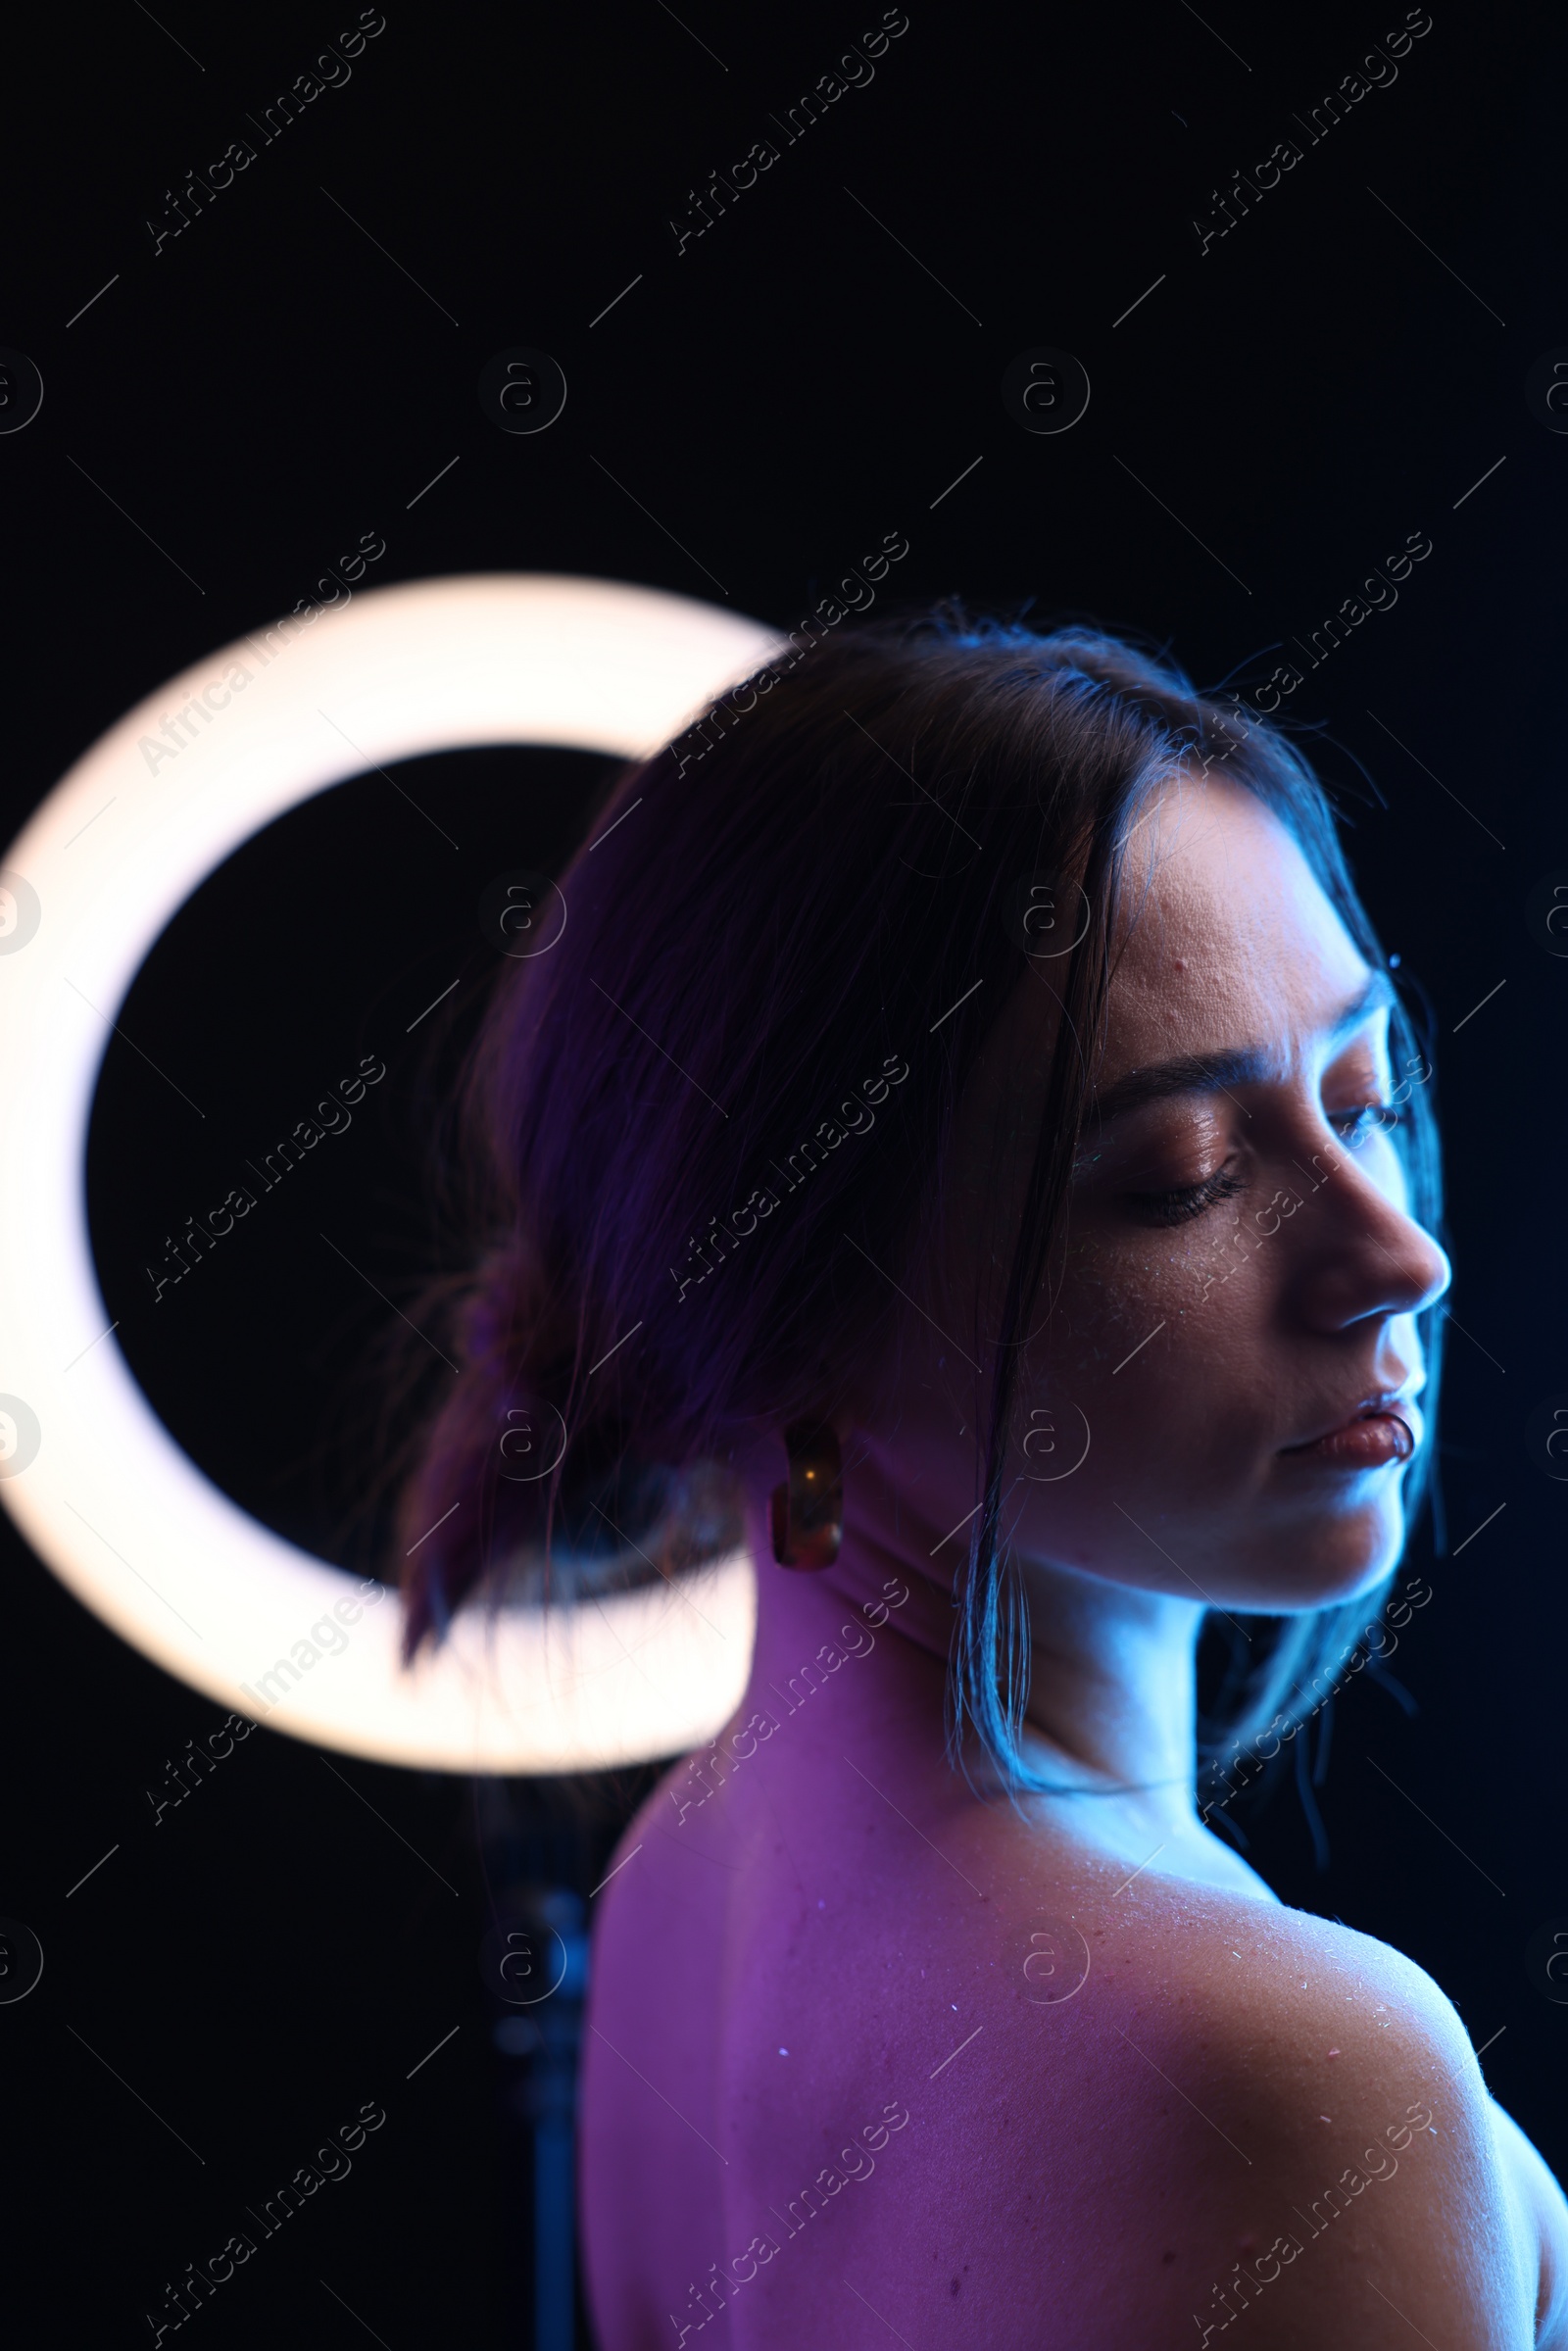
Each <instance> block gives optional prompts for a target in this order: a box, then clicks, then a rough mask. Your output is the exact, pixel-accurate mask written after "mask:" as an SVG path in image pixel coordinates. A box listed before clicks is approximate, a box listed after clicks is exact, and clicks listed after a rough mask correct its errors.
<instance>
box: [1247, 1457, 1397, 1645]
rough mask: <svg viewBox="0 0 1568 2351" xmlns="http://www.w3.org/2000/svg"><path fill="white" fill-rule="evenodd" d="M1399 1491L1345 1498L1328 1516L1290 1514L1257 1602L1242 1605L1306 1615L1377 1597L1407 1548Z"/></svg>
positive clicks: (1391, 1487)
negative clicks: (1290, 1519)
mask: <svg viewBox="0 0 1568 2351" xmlns="http://www.w3.org/2000/svg"><path fill="white" fill-rule="evenodd" d="M1405 1532H1406V1529H1405V1514H1404V1504H1403V1498H1402V1495H1401V1494H1400V1491H1399V1486H1398V1484H1397V1483H1396V1482H1395V1481H1393V1480H1389V1481H1387V1482H1386V1490H1385V1491H1384V1492H1383V1493H1382V1494H1377V1493H1373V1494H1367V1495H1364V1496H1361V1497H1356V1496H1354V1495H1350V1494H1347V1495H1346V1496H1345V1497H1344V1498H1343V1500H1342V1501H1341V1502H1340V1503H1339V1505H1338V1507H1336V1508H1335V1509H1333V1510H1332V1511H1327V1512H1325V1511H1321V1510H1320V1511H1316V1512H1313V1513H1312V1514H1311V1515H1310V1516H1309V1517H1307V1516H1304V1515H1303V1514H1301V1513H1299V1512H1293V1513H1292V1523H1291V1524H1290V1525H1289V1526H1288V1527H1286V1528H1281V1529H1279V1530H1278V1531H1277V1532H1276V1533H1275V1534H1274V1536H1273V1539H1272V1540H1271V1542H1270V1543H1269V1552H1268V1557H1267V1560H1266V1562H1261V1561H1260V1562H1259V1565H1260V1566H1263V1567H1264V1570H1265V1572H1264V1574H1263V1575H1262V1576H1261V1577H1259V1578H1258V1579H1257V1580H1256V1583H1255V1584H1254V1586H1253V1590H1254V1592H1255V1593H1256V1596H1255V1597H1253V1598H1250V1599H1249V1600H1248V1601H1246V1602H1245V1603H1244V1604H1245V1605H1246V1606H1247V1607H1248V1608H1250V1609H1252V1610H1255V1611H1256V1612H1257V1613H1259V1614H1281V1615H1304V1614H1306V1613H1307V1612H1308V1611H1309V1610H1311V1609H1314V1608H1339V1607H1344V1606H1346V1605H1348V1603H1349V1602H1350V1601H1351V1600H1357V1599H1360V1598H1361V1597H1363V1595H1370V1594H1371V1593H1372V1592H1376V1591H1377V1589H1378V1587H1379V1585H1381V1584H1382V1583H1384V1582H1385V1581H1386V1579H1387V1578H1388V1577H1390V1576H1392V1575H1393V1573H1394V1571H1395V1569H1396V1568H1397V1566H1398V1564H1399V1560H1400V1557H1401V1555H1402V1553H1403V1550H1404V1543H1405Z"/></svg>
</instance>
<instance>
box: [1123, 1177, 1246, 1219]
mask: <svg viewBox="0 0 1568 2351" xmlns="http://www.w3.org/2000/svg"><path fill="white" fill-rule="evenodd" d="M1246 1190H1247V1179H1246V1177H1245V1176H1240V1175H1235V1174H1232V1173H1231V1172H1230V1171H1229V1170H1228V1169H1226V1168H1223V1167H1222V1168H1220V1169H1219V1171H1218V1172H1217V1174H1214V1175H1211V1176H1205V1177H1204V1179H1203V1181H1202V1183H1201V1184H1182V1185H1178V1186H1177V1187H1176V1188H1175V1189H1174V1190H1172V1191H1168V1192H1134V1193H1130V1194H1129V1195H1128V1198H1129V1199H1130V1200H1132V1202H1133V1203H1134V1205H1135V1206H1136V1207H1137V1209H1138V1211H1139V1213H1140V1215H1142V1216H1143V1217H1145V1218H1146V1219H1147V1220H1148V1222H1149V1223H1151V1224H1159V1225H1177V1224H1187V1223H1189V1222H1190V1220H1191V1219H1192V1218H1193V1217H1195V1216H1202V1215H1203V1214H1205V1213H1206V1211H1207V1210H1208V1209H1210V1208H1213V1207H1217V1206H1218V1204H1219V1202H1220V1201H1221V1200H1234V1199H1235V1198H1236V1195H1237V1194H1238V1193H1239V1192H1245V1191H1246Z"/></svg>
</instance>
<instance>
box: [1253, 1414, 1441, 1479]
mask: <svg viewBox="0 0 1568 2351" xmlns="http://www.w3.org/2000/svg"><path fill="white" fill-rule="evenodd" d="M1413 1418H1414V1412H1413V1408H1412V1405H1411V1403H1410V1401H1409V1399H1408V1398H1407V1397H1405V1396H1378V1397H1375V1398H1373V1399H1372V1400H1370V1401H1369V1402H1367V1403H1365V1404H1363V1405H1361V1406H1360V1407H1359V1408H1358V1409H1357V1410H1356V1411H1355V1412H1353V1413H1352V1414H1351V1415H1350V1417H1349V1419H1348V1420H1343V1421H1341V1422H1339V1423H1338V1425H1337V1426H1336V1427H1334V1428H1331V1429H1325V1430H1324V1431H1323V1432H1322V1434H1321V1435H1320V1436H1317V1437H1313V1438H1309V1439H1308V1440H1307V1442H1306V1443H1305V1444H1304V1445H1282V1446H1281V1447H1280V1450H1281V1452H1282V1453H1287V1454H1289V1455H1291V1456H1292V1457H1293V1458H1295V1459H1297V1460H1302V1461H1322V1462H1327V1463H1329V1464H1331V1465H1333V1466H1337V1467H1339V1468H1342V1469H1384V1468H1386V1467H1388V1465H1389V1464H1390V1463H1391V1462H1395V1461H1408V1460H1409V1459H1410V1457H1411V1455H1412V1454H1413V1453H1414V1451H1415V1445H1416V1440H1415V1432H1414V1430H1413V1429H1412V1428H1411V1426H1410V1422H1411V1420H1412V1419H1413Z"/></svg>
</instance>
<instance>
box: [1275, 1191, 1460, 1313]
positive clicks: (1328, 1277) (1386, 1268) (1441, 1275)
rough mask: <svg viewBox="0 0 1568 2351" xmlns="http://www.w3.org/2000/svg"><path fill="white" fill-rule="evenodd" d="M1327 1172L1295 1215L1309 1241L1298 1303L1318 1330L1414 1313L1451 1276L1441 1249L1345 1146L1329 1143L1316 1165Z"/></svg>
mask: <svg viewBox="0 0 1568 2351" xmlns="http://www.w3.org/2000/svg"><path fill="white" fill-rule="evenodd" d="M1325 1163H1326V1164H1328V1166H1329V1167H1330V1168H1331V1171H1332V1172H1331V1173H1330V1174H1329V1175H1328V1176H1327V1177H1326V1179H1325V1180H1324V1181H1323V1183H1322V1184H1321V1186H1320V1188H1319V1189H1318V1191H1317V1192H1316V1193H1315V1194H1314V1196H1313V1199H1312V1200H1311V1202H1310V1203H1309V1205H1310V1206H1311V1207H1313V1208H1315V1209H1316V1210H1317V1214H1316V1215H1309V1216H1307V1217H1306V1218H1304V1219H1303V1220H1302V1222H1303V1225H1304V1231H1303V1232H1302V1239H1303V1241H1308V1242H1309V1248H1308V1251H1307V1255H1306V1260H1305V1263H1304V1266H1303V1268H1302V1282H1301V1290H1300V1294H1299V1296H1300V1303H1301V1305H1302V1307H1303V1309H1304V1310H1305V1312H1306V1314H1307V1317H1308V1319H1309V1320H1310V1321H1311V1322H1312V1323H1313V1325H1314V1326H1315V1327H1316V1328H1317V1329H1319V1330H1323V1331H1341V1330H1346V1329H1348V1327H1349V1326H1350V1325H1351V1324H1352V1323H1357V1322H1363V1321H1365V1320H1367V1319H1368V1318H1370V1317H1372V1316H1389V1315H1394V1314H1419V1313H1420V1312H1421V1311H1422V1309H1423V1308H1424V1307H1427V1306H1431V1305H1434V1304H1436V1302H1437V1300H1438V1299H1439V1298H1442V1296H1443V1295H1444V1292H1445V1291H1446V1289H1447V1287H1448V1284H1449V1282H1450V1280H1451V1279H1452V1267H1451V1266H1450V1265H1449V1262H1448V1258H1447V1255H1446V1251H1445V1250H1444V1249H1440V1248H1439V1246H1438V1244H1437V1242H1436V1241H1434V1239H1433V1238H1432V1235H1431V1234H1430V1233H1429V1232H1428V1231H1427V1229H1426V1227H1425V1226H1424V1225H1422V1224H1418V1223H1417V1221H1416V1219H1415V1218H1414V1217H1413V1216H1412V1215H1411V1214H1410V1213H1409V1211H1408V1210H1407V1209H1406V1208H1405V1207H1404V1205H1403V1204H1402V1201H1400V1200H1391V1199H1390V1197H1389V1195H1388V1193H1387V1192H1386V1191H1385V1190H1384V1189H1383V1187H1382V1186H1381V1185H1380V1184H1378V1183H1377V1182H1375V1181H1374V1180H1373V1177H1372V1175H1371V1172H1370V1171H1369V1169H1367V1168H1366V1167H1365V1166H1363V1165H1362V1163H1361V1162H1360V1161H1359V1160H1358V1159H1357V1157H1356V1155H1355V1152H1354V1151H1353V1150H1348V1149H1346V1148H1345V1147H1344V1146H1336V1148H1335V1151H1334V1152H1333V1153H1332V1155H1330V1154H1320V1159H1319V1164H1320V1165H1321V1164H1325Z"/></svg>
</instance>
